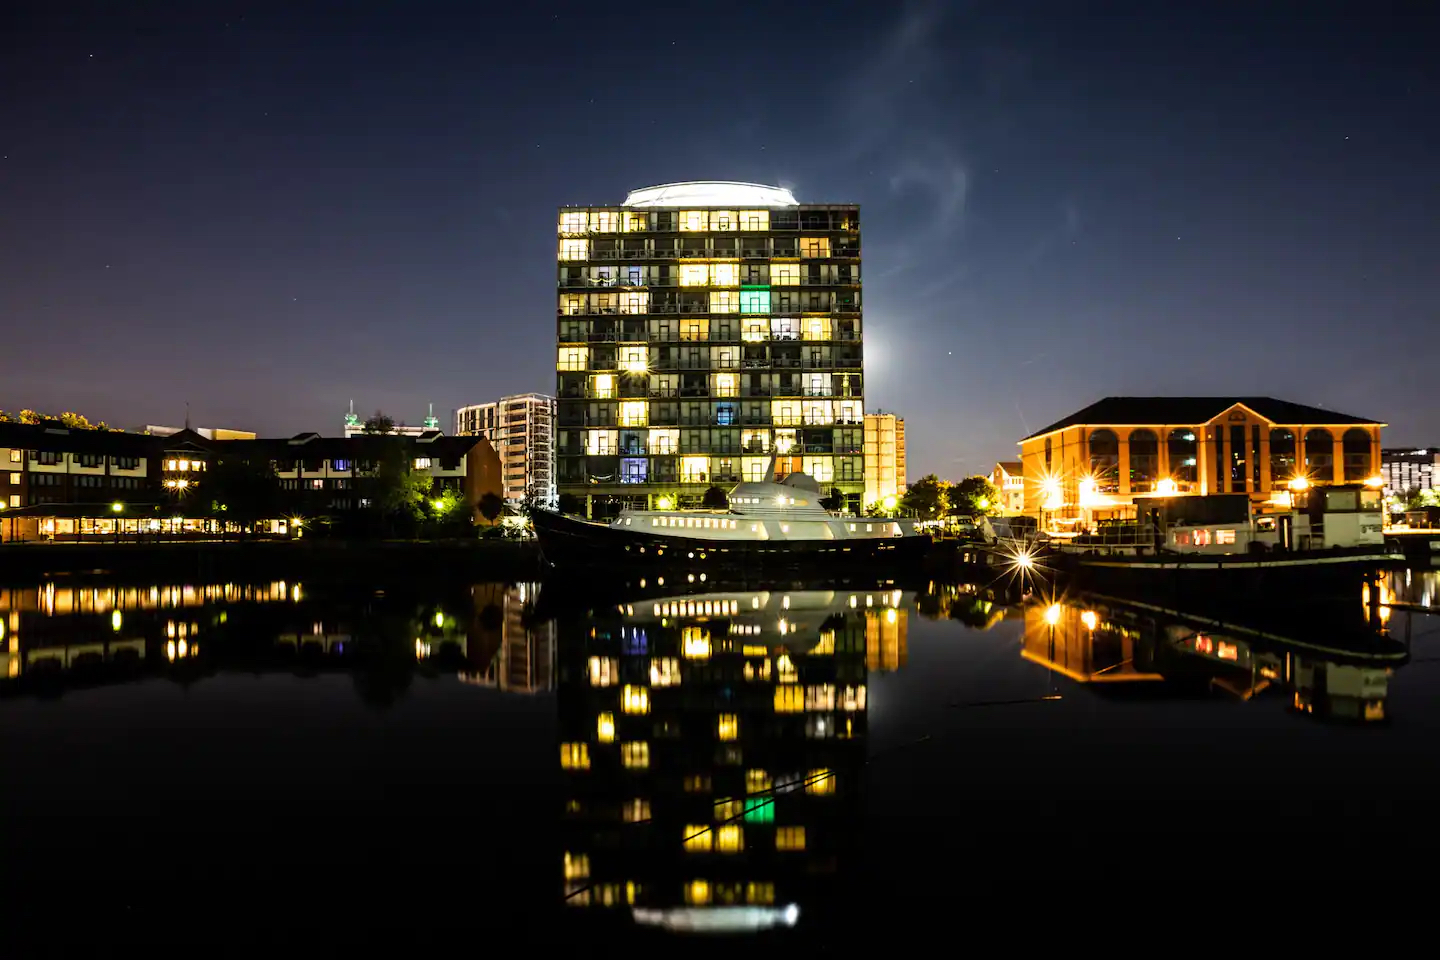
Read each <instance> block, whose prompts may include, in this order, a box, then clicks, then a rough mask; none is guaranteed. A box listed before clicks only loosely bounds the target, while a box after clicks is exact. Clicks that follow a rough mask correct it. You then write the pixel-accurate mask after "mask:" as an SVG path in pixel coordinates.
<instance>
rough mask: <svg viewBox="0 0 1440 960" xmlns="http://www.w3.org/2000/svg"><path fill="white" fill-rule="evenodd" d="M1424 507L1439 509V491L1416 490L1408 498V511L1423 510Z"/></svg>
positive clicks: (1432, 489)
mask: <svg viewBox="0 0 1440 960" xmlns="http://www.w3.org/2000/svg"><path fill="white" fill-rule="evenodd" d="M1426 507H1440V490H1435V489H1434V488H1431V489H1429V490H1416V491H1415V493H1414V495H1413V496H1411V497H1410V503H1409V505H1408V509H1411V510H1424V509H1425V508H1426Z"/></svg>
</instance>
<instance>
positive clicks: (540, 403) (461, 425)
mask: <svg viewBox="0 0 1440 960" xmlns="http://www.w3.org/2000/svg"><path fill="white" fill-rule="evenodd" d="M554 425H555V398H554V397H550V396H546V395H545V394H543V393H522V394H519V395H517V396H513V397H502V398H501V399H500V400H499V401H497V402H495V403H477V404H473V405H471V406H468V407H461V408H460V409H459V410H456V411H455V435H456V436H457V437H473V436H482V437H485V438H486V439H488V440H489V441H490V443H491V445H493V446H494V447H495V452H496V453H498V454H499V455H500V465H501V468H502V471H503V473H502V479H503V481H504V487H505V499H506V500H510V501H513V502H519V501H521V500H524V499H525V498H526V497H534V498H535V499H537V500H539V501H541V502H543V503H546V504H551V505H553V503H554V500H555V448H554V446H553V444H552V442H551V440H552V436H553V433H554Z"/></svg>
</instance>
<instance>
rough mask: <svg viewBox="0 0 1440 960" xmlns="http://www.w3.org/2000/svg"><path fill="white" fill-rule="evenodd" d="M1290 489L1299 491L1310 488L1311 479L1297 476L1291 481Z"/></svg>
mask: <svg viewBox="0 0 1440 960" xmlns="http://www.w3.org/2000/svg"><path fill="white" fill-rule="evenodd" d="M1290 489H1291V490H1294V491H1297V492H1298V491H1301V490H1309V489H1310V481H1309V480H1307V479H1305V478H1304V477H1296V478H1295V479H1294V480H1291V481H1290Z"/></svg>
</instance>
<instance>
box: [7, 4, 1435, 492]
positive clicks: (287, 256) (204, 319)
mask: <svg viewBox="0 0 1440 960" xmlns="http://www.w3.org/2000/svg"><path fill="white" fill-rule="evenodd" d="M1342 6H1346V5H1340V4H1333V5H1331V4H1316V3H1305V4H1296V5H1291V6H1285V5H1281V4H1274V3H1272V4H1196V5H1189V4H1183V5H1182V4H1169V3H1144V4H1136V5H1127V6H1121V5H1114V4H1105V3H1096V4H1085V5H1078V4H1070V3H1057V4H1053V5H1044V4H1040V3H1027V4H1014V3H949V4H946V3H929V4H926V3H917V4H913V5H905V4H899V3H896V4H890V3H872V2H857V3H846V2H835V3H827V4H824V5H804V4H794V5H784V4H775V3H766V4H759V3H756V4H745V3H735V2H731V3H725V4H715V5H710V4H705V5H701V4H664V5H661V4H655V5H651V4H647V3H638V2H632V3H628V4H623V5H620V6H605V5H597V4H584V5H572V4H567V3H550V4H545V5H543V6H532V5H527V4H511V5H505V6H499V5H490V4H485V5H478V4H477V5H470V4H460V3H422V2H409V3H394V4H380V3H360V2H356V3H323V4H322V3H301V4H278V3H270V4H243V3H226V2H217V3H207V4H198V3H176V4H142V3H105V4H97V5H95V6H94V7H93V8H87V7H86V5H85V4H82V3H52V2H44V3H28V2H27V3H23V4H13V3H12V4H10V5H6V8H5V9H4V10H3V11H0V156H3V159H0V318H3V327H0V330H3V333H0V355H3V357H4V359H5V362H4V365H3V374H0V408H4V409H11V410H14V409H17V408H19V407H22V406H30V407H35V408H38V409H48V410H51V411H58V410H59V409H62V408H65V409H76V410H79V411H81V412H83V413H86V414H87V415H89V416H91V417H101V418H105V419H107V420H110V421H112V422H119V423H123V424H127V425H132V426H134V425H140V424H144V423H146V422H168V423H173V422H176V421H178V420H180V419H181V418H182V417H183V416H184V403H185V401H187V400H189V401H190V402H191V404H192V409H193V416H194V420H195V422H197V423H199V424H204V425H217V426H235V427H240V428H247V427H248V428H251V429H256V430H259V431H261V432H262V433H268V434H274V433H292V432H296V431H299V430H301V429H319V430H321V431H322V432H326V433H331V432H335V431H336V430H337V428H338V420H339V417H340V414H341V413H342V412H343V411H344V409H345V405H346V403H347V401H348V400H349V399H350V398H352V397H353V398H354V399H355V402H356V406H357V408H358V409H360V410H362V411H363V412H368V411H372V410H374V409H376V408H377V407H380V408H384V409H385V410H386V411H387V412H389V413H391V414H392V415H394V416H396V417H397V418H401V419H405V420H408V421H409V422H412V423H413V422H417V421H418V420H419V418H420V417H422V416H423V415H424V410H425V404H426V402H427V401H430V400H433V401H434V402H435V405H436V408H437V412H440V413H441V415H442V418H443V419H445V420H447V421H448V414H449V411H450V410H451V409H452V408H453V407H455V406H458V405H460V404H464V403H470V402H478V401H483V400H488V399H493V398H495V397H498V396H499V395H501V394H504V393H513V392H521V391H529V390H545V391H552V390H553V389H554V371H553V361H554V339H555V324H554V316H555V312H554V306H555V283H554V276H555V274H554V244H555V228H554V214H555V207H556V206H558V205H560V204H565V203H596V204H600V203H618V202H619V201H621V200H622V199H623V198H624V196H625V193H626V191H627V190H629V189H630V188H633V187H638V186H643V185H646V184H651V183H660V182H665V181H672V180H684V179H736V180H757V181H764V182H770V183H783V184H785V185H788V186H791V187H793V188H794V190H795V192H796V194H797V195H798V196H799V197H800V199H801V200H802V201H814V202H825V201H836V202H841V201H843V202H849V201H858V202H859V203H861V204H862V205H863V206H864V212H863V217H864V231H865V258H866V268H865V269H866V286H865V296H866V301H865V310H866V323H867V336H866V351H867V357H868V361H867V372H868V383H867V386H866V396H867V402H868V404H869V406H870V407H871V408H875V407H883V408H885V409H892V410H895V411H896V412H899V413H901V414H903V415H904V416H905V417H906V419H907V423H908V425H909V430H910V458H911V473H912V475H918V474H919V473H921V472H927V471H937V472H940V473H942V474H945V475H948V476H952V477H959V476H962V475H964V474H966V473H970V472H976V471H981V470H986V469H988V467H989V465H990V464H991V463H992V462H993V461H994V460H995V459H996V458H1004V457H1009V456H1011V455H1013V453H1014V451H1015V449H1016V448H1015V445H1014V441H1015V440H1017V439H1018V438H1019V437H1021V436H1022V435H1024V434H1025V433H1027V432H1028V431H1030V430H1033V429H1035V428H1037V427H1039V426H1042V425H1044V424H1045V423H1048V422H1050V421H1053V420H1056V419H1059V418H1060V417H1062V416H1064V415H1065V414H1067V413H1070V412H1071V411H1073V410H1075V409H1078V408H1079V407H1081V406H1084V405H1085V404H1087V403H1089V402H1091V401H1092V400H1094V399H1096V398H1098V397H1100V396H1103V395H1106V394H1165V393H1173V394H1207V395H1208V394H1225V393H1236V394H1273V395H1275V396H1279V397H1284V398H1286V399H1291V400H1296V401H1300V402H1305V403H1314V404H1320V405H1325V406H1328V407H1333V408H1335V409H1338V410H1343V411H1346V412H1350V413H1356V414H1360V415H1363V416H1371V417H1377V418H1380V419H1383V420H1386V421H1388V422H1389V423H1390V424H1391V425H1392V426H1391V429H1390V430H1389V431H1388V433H1387V444H1390V443H1393V444H1395V445H1401V444H1408V443H1415V444H1419V443H1440V413H1437V409H1440V408H1437V404H1436V402H1435V399H1434V398H1435V381H1436V374H1435V371H1436V369H1437V365H1440V347H1437V344H1440V333H1437V329H1440V324H1437V322H1436V302H1437V293H1440V279H1437V275H1440V268H1437V266H1436V264H1435V262H1434V261H1435V259H1436V252H1437V251H1440V218H1437V216H1436V210H1437V200H1440V186H1437V171H1440V137H1437V135H1436V133H1435V122H1436V121H1435V118H1436V117H1437V116H1440V102H1437V101H1440V96H1437V90H1440V84H1437V78H1436V72H1437V67H1436V65H1435V57H1434V51H1435V49H1437V44H1436V40H1437V32H1436V30H1435V25H1436V20H1435V16H1436V15H1435V14H1433V13H1431V14H1428V15H1427V14H1426V13H1424V11H1426V10H1427V5H1425V4H1420V3H1415V4H1411V5H1408V6H1402V5H1397V6H1393V7H1390V8H1388V11H1387V12H1385V13H1382V12H1380V10H1381V8H1380V7H1379V6H1377V5H1369V4H1367V5H1360V4H1351V5H1348V7H1349V9H1350V11H1351V12H1350V14H1349V15H1344V14H1343V13H1330V12H1328V11H1330V10H1332V9H1334V8H1339V7H1342ZM1181 7H1189V8H1192V9H1188V10H1182V9H1180V8H1181ZM1202 7H1203V8H1208V9H1200V8H1202ZM297 10H300V11H301V12H298V13H297V12H296V11H297ZM477 11H490V12H489V13H481V12H477ZM532 11H533V12H532ZM1082 11H1083V12H1082Z"/></svg>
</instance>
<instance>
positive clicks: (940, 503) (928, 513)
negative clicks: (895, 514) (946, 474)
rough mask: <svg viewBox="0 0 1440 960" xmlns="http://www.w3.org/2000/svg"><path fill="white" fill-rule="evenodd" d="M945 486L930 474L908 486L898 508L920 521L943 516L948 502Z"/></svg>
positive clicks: (943, 482) (948, 504)
mask: <svg viewBox="0 0 1440 960" xmlns="http://www.w3.org/2000/svg"><path fill="white" fill-rule="evenodd" d="M946 488H947V484H946V483H945V481H944V480H941V479H940V478H939V477H937V476H935V474H933V473H930V474H926V475H925V476H923V477H921V478H920V479H919V480H916V481H915V482H914V483H912V484H910V486H909V488H908V489H906V491H905V496H904V497H902V498H901V499H900V506H901V507H903V508H904V509H905V510H907V511H909V512H910V513H913V514H914V515H915V516H917V517H919V518H920V519H921V520H936V519H938V518H940V517H943V516H944V515H945V511H946V510H947V509H949V506H950V500H949V497H948V496H947V494H946Z"/></svg>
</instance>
